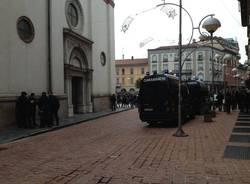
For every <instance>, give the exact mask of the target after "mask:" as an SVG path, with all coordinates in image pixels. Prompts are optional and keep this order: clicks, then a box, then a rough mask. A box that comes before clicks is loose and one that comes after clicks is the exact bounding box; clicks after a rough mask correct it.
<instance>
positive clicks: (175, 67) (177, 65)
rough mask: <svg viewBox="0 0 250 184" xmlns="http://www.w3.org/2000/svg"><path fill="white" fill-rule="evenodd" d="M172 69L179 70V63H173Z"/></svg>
mask: <svg viewBox="0 0 250 184" xmlns="http://www.w3.org/2000/svg"><path fill="white" fill-rule="evenodd" d="M174 70H176V71H177V70H179V63H178V64H174Z"/></svg>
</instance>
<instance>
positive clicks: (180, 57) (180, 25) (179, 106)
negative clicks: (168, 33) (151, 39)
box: [174, 0, 188, 137]
mask: <svg viewBox="0 0 250 184" xmlns="http://www.w3.org/2000/svg"><path fill="white" fill-rule="evenodd" d="M181 67H182V0H180V3H179V90H178V129H177V131H176V132H175V134H174V136H176V137H186V136H188V135H187V134H186V133H185V132H184V131H183V129H182V117H181V100H182V99H181V98H182V96H181V83H182V82H181V81H182V78H181V77H182V72H181V71H182V70H181Z"/></svg>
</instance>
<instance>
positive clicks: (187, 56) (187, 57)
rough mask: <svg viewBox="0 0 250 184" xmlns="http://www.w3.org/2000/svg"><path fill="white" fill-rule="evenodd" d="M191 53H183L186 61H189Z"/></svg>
mask: <svg viewBox="0 0 250 184" xmlns="http://www.w3.org/2000/svg"><path fill="white" fill-rule="evenodd" d="M191 55H192V54H191V53H186V55H185V58H186V61H191Z"/></svg>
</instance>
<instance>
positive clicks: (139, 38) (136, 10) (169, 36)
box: [115, 0, 247, 62]
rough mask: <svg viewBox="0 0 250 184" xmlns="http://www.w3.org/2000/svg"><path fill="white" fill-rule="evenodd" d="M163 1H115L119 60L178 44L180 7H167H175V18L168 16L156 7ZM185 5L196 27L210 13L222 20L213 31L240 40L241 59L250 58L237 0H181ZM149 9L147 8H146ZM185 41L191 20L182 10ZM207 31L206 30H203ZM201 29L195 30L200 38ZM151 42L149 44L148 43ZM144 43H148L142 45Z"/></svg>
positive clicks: (171, 0) (242, 60)
mask: <svg viewBox="0 0 250 184" xmlns="http://www.w3.org/2000/svg"><path fill="white" fill-rule="evenodd" d="M162 2H163V1H162V0H116V1H115V42H116V43H115V44H116V59H121V58H122V55H123V54H124V56H125V58H131V56H134V58H143V57H147V49H153V48H156V47H159V46H165V45H177V44H178V31H179V27H178V26H179V23H178V21H179V17H178V16H179V12H178V10H179V9H178V7H175V6H168V7H167V9H168V10H173V9H175V12H176V14H177V15H176V16H175V18H174V19H173V18H171V17H170V18H169V17H168V16H167V15H166V14H164V13H163V12H162V11H161V10H160V9H161V8H157V9H153V8H154V7H155V6H156V5H158V4H161V3H162ZM166 2H168V3H176V4H179V0H166ZM182 4H183V7H184V8H185V9H186V10H187V11H188V12H189V13H190V15H191V17H192V19H193V22H194V27H198V24H199V22H200V20H201V19H202V18H203V17H204V16H206V15H208V14H215V18H217V19H219V20H220V22H221V27H220V28H219V29H218V30H217V31H216V32H215V33H214V35H215V36H221V37H223V38H234V39H237V41H238V42H239V45H240V54H241V58H242V59H241V62H244V61H245V60H246V59H247V57H246V55H245V45H246V44H247V30H246V28H243V27H242V26H241V17H240V12H239V5H238V0H182ZM147 10H148V11H147ZM128 16H130V17H132V19H133V21H132V22H131V24H130V26H129V28H128V30H127V31H126V32H125V33H124V32H122V31H121V30H122V25H123V23H124V21H125V20H126V18H127V17H128ZM182 31H183V35H182V36H183V44H185V43H187V42H188V40H189V39H190V37H191V31H192V26H191V21H190V19H189V17H188V15H187V14H186V13H185V12H184V11H183V29H182ZM203 31H205V30H203ZM198 37H199V32H198V30H194V38H195V39H197V40H198ZM147 42H148V43H147ZM142 43H144V44H145V45H144V46H143V44H142Z"/></svg>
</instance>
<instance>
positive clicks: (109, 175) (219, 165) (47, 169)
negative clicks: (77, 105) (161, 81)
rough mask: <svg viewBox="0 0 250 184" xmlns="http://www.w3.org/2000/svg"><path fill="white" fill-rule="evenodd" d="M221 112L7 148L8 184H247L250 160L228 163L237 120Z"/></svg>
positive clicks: (131, 116)
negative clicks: (179, 130) (179, 123)
mask: <svg viewBox="0 0 250 184" xmlns="http://www.w3.org/2000/svg"><path fill="white" fill-rule="evenodd" d="M237 114H238V113H236V112H234V113H232V114H229V115H228V114H225V113H222V112H221V113H217V117H216V118H214V122H211V123H204V122H203V117H202V116H197V117H196V119H194V120H192V121H190V122H188V123H186V124H185V125H184V126H183V129H184V131H185V132H186V133H187V134H189V136H188V137H184V138H177V137H174V136H172V134H173V133H174V132H175V131H176V128H173V127H167V126H157V127H149V126H147V125H146V124H145V123H141V121H140V120H139V118H138V113H137V110H131V111H126V112H123V113H119V114H114V115H110V116H106V117H103V118H100V119H96V120H92V121H89V122H88V123H84V124H78V125H74V126H71V127H68V128H65V129H60V130H57V131H53V132H48V133H45V134H41V135H38V136H35V137H29V138H26V139H22V140H18V141H16V142H12V143H7V144H2V145H0V183H1V184H8V183H10V184H15V183H17V184H23V183H25V184H26V183H27V184H29V183H31V184H40V183H41V184H43V183H44V184H45V183H46V184H56V183H70V184H97V183H99V184H186V183H187V184H247V183H250V177H249V176H250V161H249V160H236V159H224V158H223V153H224V150H225V147H226V145H227V144H228V140H229V137H230V135H231V133H232V129H233V127H234V125H235V121H236V118H237Z"/></svg>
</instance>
